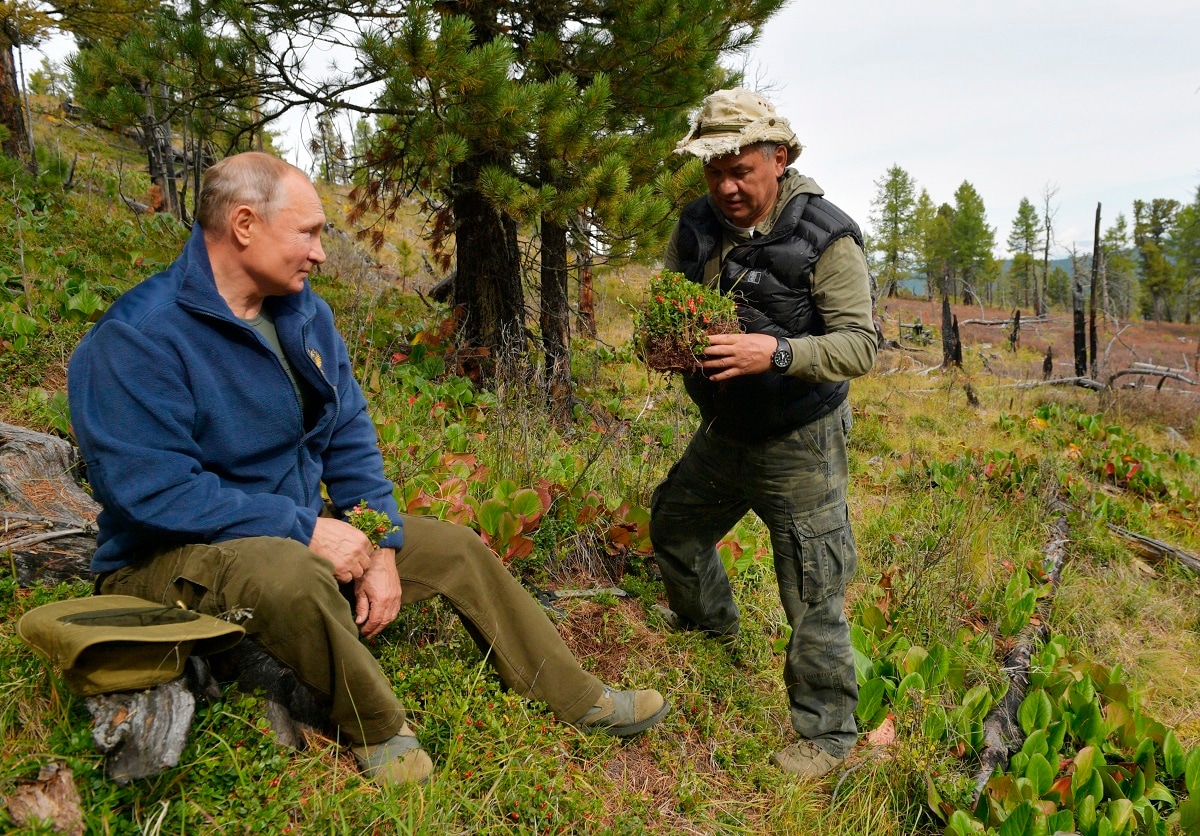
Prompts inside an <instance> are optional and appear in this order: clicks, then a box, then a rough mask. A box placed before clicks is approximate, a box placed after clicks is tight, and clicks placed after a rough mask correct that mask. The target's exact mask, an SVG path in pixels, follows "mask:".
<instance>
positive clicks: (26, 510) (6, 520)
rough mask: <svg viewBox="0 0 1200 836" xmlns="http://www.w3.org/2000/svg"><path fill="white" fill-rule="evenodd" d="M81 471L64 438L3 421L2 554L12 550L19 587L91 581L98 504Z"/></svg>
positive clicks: (0, 452) (0, 440) (0, 457)
mask: <svg viewBox="0 0 1200 836" xmlns="http://www.w3.org/2000/svg"><path fill="white" fill-rule="evenodd" d="M81 469H82V463H81V461H80V459H79V455H78V453H77V452H76V450H75V448H74V447H72V446H71V444H70V443H69V442H67V441H65V440H64V439H61V438H59V437H58V436H53V435H47V434H45V433H39V432H34V431H33V430H27V429H24V428H23V427H14V426H13V425H11V424H4V423H0V552H6V551H11V552H12V555H13V562H14V563H15V565H16V569H17V583H19V584H20V585H21V586H33V585H34V584H36V583H59V582H61V581H70V580H76V579H80V580H90V579H91V578H92V570H91V568H90V566H89V563H90V561H91V559H92V552H94V551H95V550H96V514H97V513H99V511H100V506H99V505H98V504H97V503H96V501H95V500H94V499H92V497H91V496H90V495H89V494H88V493H87V491H85V490H84V489H83V488H82V487H80V485H79V483H78V482H77V481H76V477H77V474H78V473H79V472H80V471H81Z"/></svg>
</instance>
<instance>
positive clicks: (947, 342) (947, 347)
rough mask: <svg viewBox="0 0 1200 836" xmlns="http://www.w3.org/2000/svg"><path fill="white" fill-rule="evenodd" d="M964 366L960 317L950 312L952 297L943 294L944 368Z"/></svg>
mask: <svg viewBox="0 0 1200 836" xmlns="http://www.w3.org/2000/svg"><path fill="white" fill-rule="evenodd" d="M951 366H958V367H959V368H962V342H961V341H960V340H959V337H958V317H956V316H953V315H952V314H951V313H950V297H949V296H948V295H946V294H945V293H943V294H942V368H944V369H948V368H950V367H951Z"/></svg>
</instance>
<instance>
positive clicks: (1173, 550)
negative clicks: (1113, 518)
mask: <svg viewBox="0 0 1200 836" xmlns="http://www.w3.org/2000/svg"><path fill="white" fill-rule="evenodd" d="M1055 507H1056V508H1058V509H1059V510H1060V511H1062V512H1064V513H1065V512H1067V511H1075V512H1076V513H1079V514H1082V513H1083V512H1082V511H1081V510H1080V509H1078V508H1076V507H1075V506H1073V505H1071V504H1069V503H1067V502H1065V501H1064V500H1061V499H1059V500H1056V501H1055ZM1104 525H1105V527H1106V528H1108V530H1109V531H1110V532H1112V533H1113V534H1115V535H1117V536H1118V537H1120V538H1121V539H1122V540H1124V541H1125V542H1126V543H1128V544H1129V545H1130V546H1132V547H1133V548H1134V549H1135V550H1136V551H1137V552H1138V553H1139V554H1141V555H1142V556H1143V557H1146V558H1148V559H1150V560H1155V561H1159V562H1162V561H1166V560H1174V561H1175V562H1176V563H1178V564H1179V565H1181V566H1183V567H1185V568H1187V569H1190V570H1191V571H1193V572H1195V573H1196V574H1197V575H1200V556H1197V555H1194V554H1192V553H1191V552H1189V551H1185V550H1184V549H1181V548H1179V547H1178V546H1174V545H1172V544H1170V543H1168V542H1166V541H1165V540H1156V539H1155V538H1153V537H1147V536H1146V535H1145V534H1138V533H1137V532H1136V531H1130V530H1129V529H1128V528H1122V527H1121V526H1119V525H1114V524H1113V523H1110V522H1106V523H1105V524H1104Z"/></svg>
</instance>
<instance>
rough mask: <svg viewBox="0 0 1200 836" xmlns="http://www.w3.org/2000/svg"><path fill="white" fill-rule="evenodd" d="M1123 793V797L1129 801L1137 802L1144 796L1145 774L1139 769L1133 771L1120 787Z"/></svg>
mask: <svg viewBox="0 0 1200 836" xmlns="http://www.w3.org/2000/svg"><path fill="white" fill-rule="evenodd" d="M1122 789H1123V790H1124V792H1125V797H1126V798H1128V799H1129V800H1130V801H1137V800H1138V799H1140V798H1142V797H1143V796H1144V795H1145V794H1146V774H1145V773H1144V772H1142V770H1140V769H1135V770H1133V774H1132V775H1130V776H1129V780H1128V781H1126V782H1125V785H1124V786H1123V787H1122Z"/></svg>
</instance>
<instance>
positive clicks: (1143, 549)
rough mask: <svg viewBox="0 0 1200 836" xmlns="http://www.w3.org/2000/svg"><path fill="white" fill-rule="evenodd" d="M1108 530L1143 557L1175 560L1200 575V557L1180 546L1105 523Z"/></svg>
mask: <svg viewBox="0 0 1200 836" xmlns="http://www.w3.org/2000/svg"><path fill="white" fill-rule="evenodd" d="M1105 525H1106V526H1108V530H1109V531H1111V532H1112V533H1113V534H1116V535H1117V536H1118V537H1120V538H1121V539H1122V540H1124V541H1125V542H1127V543H1128V544H1129V545H1130V546H1132V547H1133V548H1134V549H1136V550H1137V551H1138V552H1139V553H1140V554H1141V555H1142V556H1143V557H1148V558H1150V559H1151V560H1158V561H1163V560H1174V561H1175V562H1176V563H1178V564H1180V565H1181V566H1186V567H1187V568H1188V569H1191V570H1192V571H1193V572H1195V573H1196V574H1198V575H1200V557H1197V556H1196V555H1194V554H1192V553H1191V552H1186V551H1184V550H1183V549H1181V548H1179V547H1178V546H1172V545H1171V544H1170V543H1167V542H1164V541H1162V540H1155V539H1154V538H1153V537H1147V536H1146V535H1145V534H1138V533H1137V532H1135V531H1130V530H1129V529H1127V528H1121V526H1119V525H1113V524H1112V523H1105Z"/></svg>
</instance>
